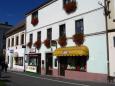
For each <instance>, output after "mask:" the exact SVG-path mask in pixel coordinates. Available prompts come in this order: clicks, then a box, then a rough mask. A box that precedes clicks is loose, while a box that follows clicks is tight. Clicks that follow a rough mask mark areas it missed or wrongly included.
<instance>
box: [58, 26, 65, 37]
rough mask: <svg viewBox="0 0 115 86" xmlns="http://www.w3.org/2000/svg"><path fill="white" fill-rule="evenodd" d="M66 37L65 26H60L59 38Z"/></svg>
mask: <svg viewBox="0 0 115 86" xmlns="http://www.w3.org/2000/svg"><path fill="white" fill-rule="evenodd" d="M64 35H66V30H65V24H62V25H60V26H59V37H61V36H64Z"/></svg>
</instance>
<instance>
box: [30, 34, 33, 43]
mask: <svg viewBox="0 0 115 86" xmlns="http://www.w3.org/2000/svg"><path fill="white" fill-rule="evenodd" d="M30 42H33V34H30Z"/></svg>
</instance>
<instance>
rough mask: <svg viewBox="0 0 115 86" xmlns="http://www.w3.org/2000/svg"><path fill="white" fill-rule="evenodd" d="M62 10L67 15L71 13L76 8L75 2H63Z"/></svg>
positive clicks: (74, 0)
mask: <svg viewBox="0 0 115 86" xmlns="http://www.w3.org/2000/svg"><path fill="white" fill-rule="evenodd" d="M63 8H64V10H65V11H66V12H67V13H72V12H74V11H75V10H76V8H77V3H76V0H63Z"/></svg>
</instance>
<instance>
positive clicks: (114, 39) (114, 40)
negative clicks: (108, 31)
mask: <svg viewBox="0 0 115 86" xmlns="http://www.w3.org/2000/svg"><path fill="white" fill-rule="evenodd" d="M113 43H114V47H115V37H113Z"/></svg>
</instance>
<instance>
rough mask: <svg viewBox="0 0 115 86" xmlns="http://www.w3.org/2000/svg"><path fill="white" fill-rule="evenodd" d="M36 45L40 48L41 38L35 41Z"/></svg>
mask: <svg viewBox="0 0 115 86" xmlns="http://www.w3.org/2000/svg"><path fill="white" fill-rule="evenodd" d="M34 46H35V47H36V48H37V49H40V47H41V40H37V41H35V43H34Z"/></svg>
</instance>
